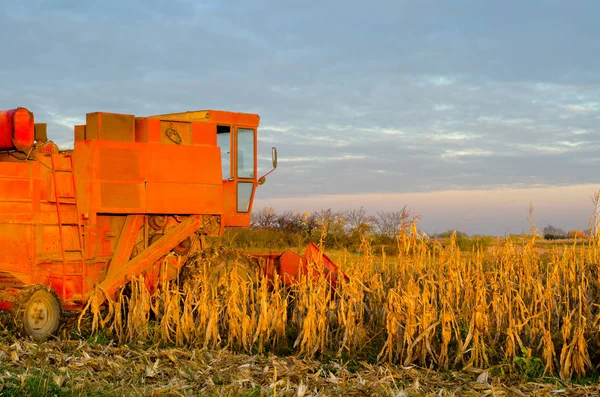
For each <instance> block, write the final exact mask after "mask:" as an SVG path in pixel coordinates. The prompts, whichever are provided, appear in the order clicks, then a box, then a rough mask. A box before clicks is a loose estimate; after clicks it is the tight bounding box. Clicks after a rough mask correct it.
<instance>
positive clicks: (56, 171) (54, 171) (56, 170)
mask: <svg viewBox="0 0 600 397" xmlns="http://www.w3.org/2000/svg"><path fill="white" fill-rule="evenodd" d="M54 172H73V170H54Z"/></svg>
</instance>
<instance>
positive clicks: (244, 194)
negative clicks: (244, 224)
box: [237, 182, 254, 212]
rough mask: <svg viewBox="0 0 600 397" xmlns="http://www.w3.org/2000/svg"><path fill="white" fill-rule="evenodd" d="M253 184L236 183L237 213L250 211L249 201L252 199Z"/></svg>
mask: <svg viewBox="0 0 600 397" xmlns="http://www.w3.org/2000/svg"><path fill="white" fill-rule="evenodd" d="M253 189H254V183H253V182H238V183H237V210H238V212H248V211H249V209H250V199H251V198H252V190H253Z"/></svg>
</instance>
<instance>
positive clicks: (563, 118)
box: [0, 0, 600, 198]
mask: <svg viewBox="0 0 600 397" xmlns="http://www.w3.org/2000/svg"><path fill="white" fill-rule="evenodd" d="M515 7H517V8H518V9H519V12H518V13H515V12H514V9H515ZM598 11H600V4H597V3H596V2H592V1H581V2H577V3H568V4H567V3H561V2H551V3H547V2H541V1H529V2H526V3H523V2H517V1H516V0H510V1H505V2H499V3H494V4H492V3H486V4H483V3H481V2H479V1H475V0H457V1H456V2H454V1H453V2H447V1H442V0H437V1H436V0H425V1H419V2H406V1H382V2H377V3H376V4H372V6H370V7H366V8H365V7H364V5H363V4H362V3H359V2H358V1H355V0H350V1H346V2H341V1H339V0H333V1H332V2H329V3H328V6H327V7H323V6H322V4H321V3H320V2H316V1H313V0H309V1H306V2H298V1H289V2H280V1H275V0H262V1H254V2H247V1H240V0H234V1H231V2H227V3H223V2H218V1H206V2H201V3H199V2H196V1H192V0H187V1H184V0H176V1H172V2H160V1H156V2H150V3H147V2H141V1H139V0H135V1H128V2H121V1H117V0H108V1H104V2H101V3H98V2H92V1H77V2H70V1H47V0H46V1H45V0H37V1H32V2H20V3H14V4H13V3H11V4H8V3H7V4H4V5H0V34H1V35H2V37H6V38H10V40H8V39H7V40H5V43H3V54H6V55H7V56H5V57H4V58H3V62H2V64H1V65H0V78H2V79H3V89H2V91H1V92H0V108H13V107H15V106H25V107H28V108H30V110H32V111H33V112H34V113H35V115H36V120H38V121H42V122H48V125H49V131H48V132H49V135H50V137H51V138H53V139H55V140H56V141H57V142H59V143H61V145H67V144H68V143H69V142H70V141H71V140H72V136H73V129H72V125H73V124H77V123H80V122H82V120H83V119H84V118H85V114H86V113H88V112H93V111H113V112H121V113H130V114H136V115H151V114H159V113H167V112H172V111H173V112H174V111H182V110H192V109H207V108H209V109H210V108H215V109H228V110H234V111H243V112H256V113H259V114H260V116H261V123H262V125H261V128H260V135H259V136H260V138H259V151H260V158H259V159H260V168H261V170H265V171H266V170H269V169H270V167H271V164H270V148H271V146H277V148H278V151H279V159H280V164H281V165H280V166H279V168H278V170H277V171H276V172H274V173H273V174H271V175H270V177H269V182H268V183H267V184H265V185H264V186H263V187H261V192H262V193H261V194H263V195H264V197H272V198H284V197H302V196H306V197H307V196H312V195H314V194H317V193H321V194H334V193H335V194H354V193H361V194H368V193H376V194H392V193H396V194H399V193H403V194H405V193H415V192H426V191H444V190H448V189H450V188H452V189H455V188H456V189H465V190H472V189H474V188H479V187H487V188H495V187H498V186H530V185H535V184H543V185H552V186H566V185H571V184H589V183H595V181H597V175H596V171H595V170H596V169H597V166H598V162H599V160H597V153H598V149H599V146H600V134H599V133H598V132H599V130H598V128H599V127H598V125H599V124H598V117H599V116H598V110H599V109H600V105H599V103H600V78H599V72H598V70H597V65H598V63H599V62H600V51H595V50H594V49H595V48H596V47H597V43H596V41H597V40H596V36H597V34H595V33H600V31H599V30H600V28H599V27H598V25H597V21H596V18H595V15H597V14H598ZM573 21H577V23H573Z"/></svg>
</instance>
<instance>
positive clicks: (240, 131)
mask: <svg viewBox="0 0 600 397" xmlns="http://www.w3.org/2000/svg"><path fill="white" fill-rule="evenodd" d="M217 145H218V146H219V147H220V148H221V166H222V174H223V177H222V178H223V193H224V196H225V203H224V209H225V214H224V215H225V216H224V217H223V225H224V226H248V225H249V224H250V212H251V211H252V202H253V198H254V191H255V188H256V172H257V161H256V153H257V147H256V146H257V145H256V128H254V127H243V126H226V125H218V126H217Z"/></svg>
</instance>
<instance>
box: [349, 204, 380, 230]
mask: <svg viewBox="0 0 600 397" xmlns="http://www.w3.org/2000/svg"><path fill="white" fill-rule="evenodd" d="M344 218H345V219H346V227H347V228H348V232H349V233H350V234H352V233H359V234H362V233H365V232H369V231H372V230H373V228H374V226H375V223H376V219H375V218H374V217H373V216H370V215H369V214H367V210H365V208H364V207H360V208H359V209H351V210H347V211H346V212H345V213H344Z"/></svg>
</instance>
